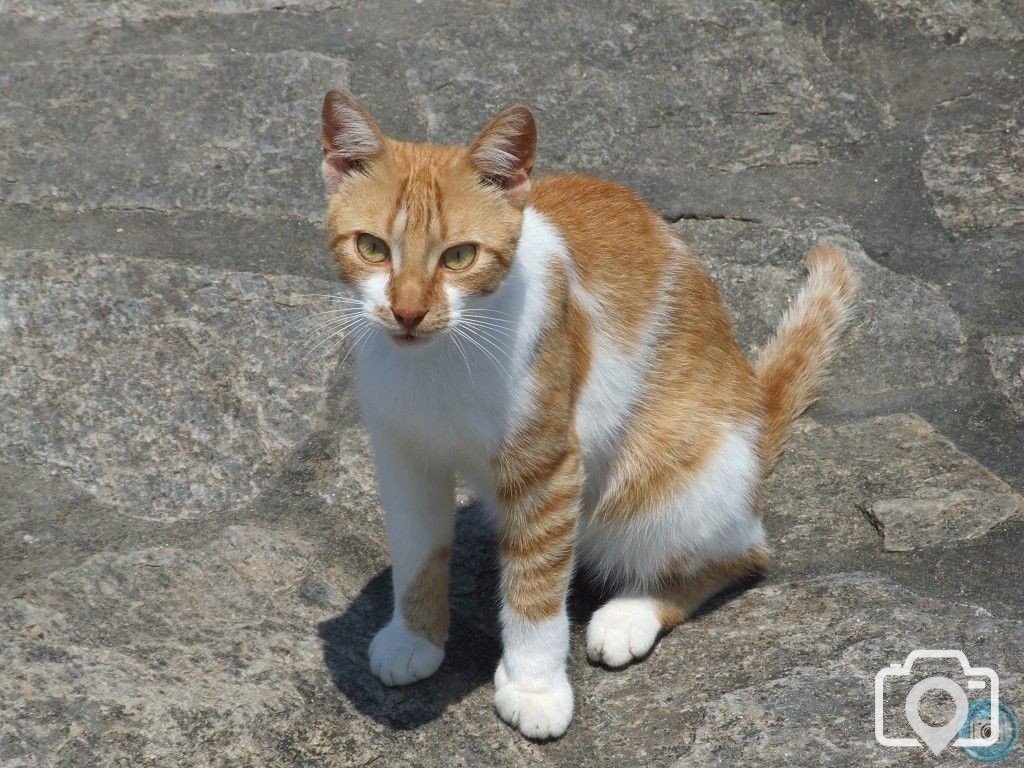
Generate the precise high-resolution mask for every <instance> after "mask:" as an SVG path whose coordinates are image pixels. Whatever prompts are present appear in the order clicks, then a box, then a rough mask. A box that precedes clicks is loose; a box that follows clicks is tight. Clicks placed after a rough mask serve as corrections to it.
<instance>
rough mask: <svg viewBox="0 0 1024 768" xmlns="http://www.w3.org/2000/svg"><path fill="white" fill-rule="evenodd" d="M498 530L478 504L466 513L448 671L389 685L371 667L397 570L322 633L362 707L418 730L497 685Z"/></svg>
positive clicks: (348, 692) (460, 527)
mask: <svg viewBox="0 0 1024 768" xmlns="http://www.w3.org/2000/svg"><path fill="white" fill-rule="evenodd" d="M497 594H498V578H497V563H496V557H495V550H494V543H493V535H492V533H491V531H490V528H489V526H488V525H487V523H486V521H485V520H484V519H483V515H481V514H480V513H479V512H478V510H476V509H475V507H474V506H473V505H469V506H466V507H463V508H462V509H460V510H459V514H458V517H457V518H456V533H455V547H454V552H453V554H452V583H451V589H450V596H451V615H452V624H451V630H450V633H449V638H448V642H447V644H446V645H445V659H444V662H443V663H442V664H441V667H440V669H438V670H437V672H435V673H434V674H433V676H431V677H429V678H427V679H426V680H421V681H420V682H417V683H413V684H412V685H408V686H403V687H401V688H388V687H387V686H385V685H384V684H383V683H381V682H380V680H378V679H377V678H376V677H375V676H374V675H373V673H372V672H371V671H370V663H369V659H368V656H367V649H368V647H369V644H370V640H371V639H372V638H373V636H374V634H376V632H377V630H379V629H380V628H381V627H383V626H384V625H385V624H386V623H387V622H388V620H389V619H390V617H391V604H392V597H391V569H390V568H388V569H385V570H383V571H381V572H380V573H379V574H377V575H376V576H374V577H373V578H372V579H371V580H370V581H369V583H368V584H367V585H366V586H365V587H363V589H362V590H361V591H360V593H359V594H358V595H357V596H356V598H355V599H354V600H352V601H351V603H350V604H349V605H348V607H347V608H346V609H345V610H344V611H343V612H342V613H341V615H339V616H336V617H334V618H332V619H328V620H327V621H324V622H321V623H320V624H319V625H318V627H317V633H318V635H319V636H320V641H321V644H322V647H323V660H324V664H325V666H326V667H327V670H328V672H329V673H330V675H331V678H332V680H333V681H334V684H335V686H336V687H337V688H338V690H339V691H340V692H341V694H342V695H343V696H345V698H346V699H348V701H349V702H351V704H352V705H353V706H354V707H355V708H356V710H357V711H358V712H360V713H361V714H363V715H366V716H368V717H371V718H373V720H375V721H376V722H378V723H381V724H384V725H387V726H389V727H391V728H395V729H398V730H414V729H416V728H419V727H421V726H423V725H425V724H426V723H429V722H431V721H433V720H436V719H437V718H439V717H441V715H442V714H443V713H444V712H445V710H447V709H448V707H449V706H451V705H452V704H455V703H457V702H459V701H461V700H462V699H464V698H466V697H467V696H469V695H471V694H472V693H473V691H475V690H476V689H477V688H480V687H481V686H483V685H486V684H489V683H490V682H491V679H492V677H493V675H494V669H495V667H496V666H497V664H498V660H499V658H500V656H501V641H500V632H499V629H498V615H497Z"/></svg>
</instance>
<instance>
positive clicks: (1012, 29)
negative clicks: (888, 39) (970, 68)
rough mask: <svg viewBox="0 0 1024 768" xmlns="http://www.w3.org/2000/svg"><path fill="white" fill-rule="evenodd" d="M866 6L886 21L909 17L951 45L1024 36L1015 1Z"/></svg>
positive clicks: (902, 1) (873, 0)
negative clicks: (977, 40)
mask: <svg viewBox="0 0 1024 768" xmlns="http://www.w3.org/2000/svg"><path fill="white" fill-rule="evenodd" d="M867 5H868V6H869V7H870V8H871V10H872V11H873V12H874V13H876V14H878V16H879V17H880V18H882V19H884V20H886V21H890V20H894V19H898V20H902V19H910V20H912V21H913V23H914V25H915V26H917V27H918V28H919V29H921V30H922V31H924V32H926V33H928V34H930V35H934V36H936V37H941V38H942V39H943V40H944V41H945V42H946V43H948V44H950V45H962V44H963V43H965V42H969V41H970V42H973V41H974V40H976V39H986V38H994V39H997V40H1022V39H1024V12H1022V11H1021V7H1020V4H1019V3H1016V2H1014V0H992V1H990V2H980V3H979V2H972V1H971V0H936V1H935V2H927V3H922V2H919V0H868V1H867Z"/></svg>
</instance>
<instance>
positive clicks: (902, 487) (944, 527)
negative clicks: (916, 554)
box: [765, 415, 1024, 566]
mask: <svg viewBox="0 0 1024 768" xmlns="http://www.w3.org/2000/svg"><path fill="white" fill-rule="evenodd" d="M825 463H828V465H829V467H830V469H829V472H828V473H827V475H823V474H822V473H819V472H816V471H815V467H820V466H823V465H824V464H825ZM765 507H766V521H767V525H768V528H769V530H770V531H771V532H772V534H773V541H774V547H775V552H776V557H777V559H778V560H779V561H780V562H782V563H784V564H787V565H789V566H792V565H794V564H797V563H801V564H804V566H806V564H807V563H808V562H810V561H813V560H815V559H818V558H830V557H834V556H835V553H836V552H837V551H842V550H857V549H862V550H866V551H877V550H878V538H877V537H876V532H877V534H878V536H879V537H881V548H882V549H884V550H886V551H890V552H892V551H906V550H910V549H920V548H927V547H956V546H957V544H958V542H961V541H963V540H966V539H972V538H976V537H978V536H980V535H982V534H984V533H985V532H987V531H989V530H991V529H992V528H994V527H996V526H997V525H998V524H999V523H1001V522H1002V521H1004V520H1007V519H1008V518H1011V517H1018V518H1019V517H1020V516H1021V514H1022V513H1024V499H1022V498H1021V496H1020V495H1019V494H1017V493H1016V492H1015V491H1014V490H1013V489H1012V488H1011V487H1009V486H1008V485H1007V484H1006V483H1005V482H1003V481H1002V480H1000V479H999V478H998V477H996V476H995V475H994V474H992V473H991V472H989V471H988V470H987V469H986V468H985V467H983V466H982V465H980V464H979V463H978V462H977V461H975V460H973V459H971V458H970V457H969V456H966V455H964V454H963V453H962V452H960V451H959V450H957V448H956V447H955V446H954V445H953V444H952V443H950V442H949V440H947V439H945V438H943V437H942V436H941V435H938V434H936V432H935V430H934V429H933V428H932V427H931V426H930V425H929V424H928V423H927V422H926V421H924V420H923V419H921V418H920V417H918V416H914V415H895V416H881V417H877V418H874V419H868V420H864V421H854V422H849V423H845V424H840V425H835V426H823V425H820V424H816V423H814V422H812V421H803V422H800V423H798V425H797V426H796V429H795V430H794V435H793V439H792V441H791V443H790V445H789V447H788V448H787V450H786V455H785V457H784V459H783V460H782V462H781V463H780V464H779V466H778V468H777V469H776V471H775V472H774V474H773V475H772V476H771V477H770V478H769V480H768V483H767V494H766V501H765ZM872 527H874V530H873V529H872Z"/></svg>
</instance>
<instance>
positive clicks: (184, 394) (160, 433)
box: [0, 251, 329, 521]
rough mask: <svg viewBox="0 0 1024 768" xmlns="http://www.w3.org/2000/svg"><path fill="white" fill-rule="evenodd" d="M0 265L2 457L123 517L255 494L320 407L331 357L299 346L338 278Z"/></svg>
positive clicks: (187, 511) (11, 257)
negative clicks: (64, 482) (63, 482)
mask: <svg viewBox="0 0 1024 768" xmlns="http://www.w3.org/2000/svg"><path fill="white" fill-rule="evenodd" d="M0 275H2V277H0V356H2V357H3V358H4V359H5V360H6V361H7V365H6V366H5V367H4V369H3V370H2V371H0V407H2V408H3V410H4V412H5V414H6V416H5V419H4V422H5V423H4V429H3V431H2V432H0V457H3V458H5V459H8V460H10V461H14V462H18V463H22V464H25V465H29V466H38V467H41V468H42V469H43V470H45V471H48V472H50V473H52V474H54V475H59V476H61V477H64V478H66V479H68V480H71V481H73V482H74V483H76V484H77V485H78V486H79V487H80V488H81V489H82V490H83V491H87V492H88V493H90V494H92V495H93V496H94V497H95V498H96V499H97V500H98V501H99V502H101V503H103V504H107V505H110V506H111V507H113V508H115V509H117V510H118V511H119V512H120V513H122V514H125V515H130V516H137V517H141V518H151V519H157V520H165V521H166V520H173V519H176V518H183V517H190V516H195V515H199V514H202V513H203V512H205V511H210V510H212V509H221V508H225V507H235V506H244V505H245V504H246V503H247V502H248V501H249V500H250V499H251V498H252V497H253V496H254V494H255V493H256V492H257V489H258V486H259V483H260V481H261V480H263V479H266V478H267V477H268V475H269V474H270V473H271V472H272V471H273V467H274V466H275V463H276V462H277V461H278V460H279V459H280V458H281V457H282V456H283V455H284V454H285V453H286V452H287V451H288V450H289V449H290V448H292V447H293V446H294V445H295V444H297V443H298V442H299V441H300V440H301V439H302V438H303V437H305V436H306V435H307V434H308V433H309V432H310V431H311V430H312V429H313V426H314V425H315V423H316V420H317V418H318V417H319V416H320V413H319V410H320V408H321V404H322V401H323V399H324V396H325V391H326V381H327V374H328V373H329V367H328V366H325V365H324V364H323V362H322V358H321V357H319V356H318V353H319V351H320V350H316V349H314V350H313V354H311V355H310V356H309V357H308V358H305V359H304V358H303V355H301V354H296V349H297V345H298V344H299V343H300V342H302V341H303V340H304V339H305V337H306V335H307V334H308V333H309V328H308V326H307V325H306V324H304V323H302V322H298V321H300V320H301V319H302V318H303V317H305V316H307V315H309V314H310V313H311V310H310V309H309V308H308V307H309V305H310V304H315V303H319V302H318V300H317V299H316V298H315V297H310V296H306V295H304V294H310V293H314V292H317V291H319V292H321V293H322V292H324V291H325V290H327V286H328V284H326V283H321V282H319V281H310V280H301V279H298V278H289V277H276V278H267V277H264V276H262V275H256V274H245V273H241V274H224V273H220V272H215V271H211V270H207V269H202V268H188V267H180V266H177V265H174V264H166V265H160V264H159V263H158V262H153V261H139V260H134V259H124V258H118V257H115V256H95V257H92V258H90V259H69V258H67V257H65V256H62V255H60V254H54V253H44V252H17V251H13V252H8V253H4V254H2V255H0ZM326 348H327V347H325V349H326Z"/></svg>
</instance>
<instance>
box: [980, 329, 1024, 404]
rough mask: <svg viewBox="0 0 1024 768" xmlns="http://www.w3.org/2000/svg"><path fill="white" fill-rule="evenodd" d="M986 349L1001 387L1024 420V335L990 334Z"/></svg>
mask: <svg viewBox="0 0 1024 768" xmlns="http://www.w3.org/2000/svg"><path fill="white" fill-rule="evenodd" d="M985 349H986V350H988V354H989V364H990V365H991V366H992V375H993V376H995V378H996V381H997V382H998V383H999V388H1000V389H1001V390H1002V391H1003V394H1004V395H1005V396H1006V399H1007V400H1008V401H1009V402H1010V405H1011V406H1012V407H1013V409H1014V411H1016V412H1017V415H1018V416H1019V417H1020V419H1021V420H1024V336H990V337H988V338H987V339H985Z"/></svg>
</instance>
